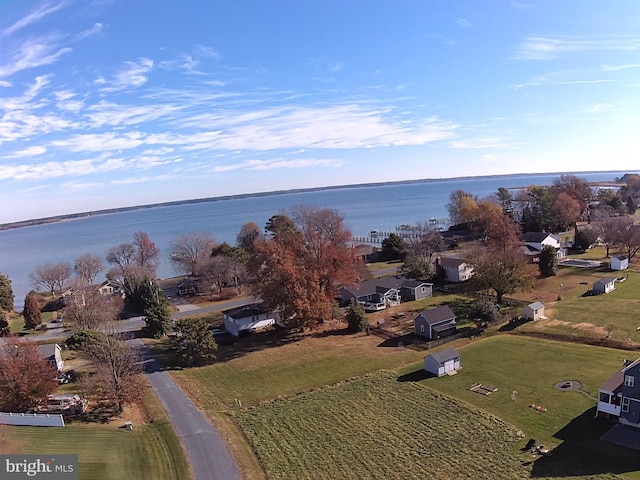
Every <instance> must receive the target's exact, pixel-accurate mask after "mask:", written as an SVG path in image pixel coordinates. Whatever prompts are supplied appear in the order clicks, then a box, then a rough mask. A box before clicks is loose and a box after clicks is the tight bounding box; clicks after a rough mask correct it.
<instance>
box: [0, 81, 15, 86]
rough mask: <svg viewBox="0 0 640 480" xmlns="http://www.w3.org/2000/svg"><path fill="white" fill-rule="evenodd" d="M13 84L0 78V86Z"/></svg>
mask: <svg viewBox="0 0 640 480" xmlns="http://www.w3.org/2000/svg"><path fill="white" fill-rule="evenodd" d="M12 85H13V84H12V83H11V82H7V81H6V80H0V87H7V88H8V87H11V86H12Z"/></svg>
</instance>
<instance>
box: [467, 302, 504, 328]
mask: <svg viewBox="0 0 640 480" xmlns="http://www.w3.org/2000/svg"><path fill="white" fill-rule="evenodd" d="M468 315H469V319H470V320H471V321H472V322H474V323H475V324H476V327H477V328H479V329H483V328H486V327H487V326H488V325H491V324H492V323H494V322H496V321H498V319H499V318H500V311H499V310H498V307H497V305H496V304H495V303H494V302H492V301H491V300H482V299H477V300H475V301H473V302H472V303H471V305H470V308H469V314H468Z"/></svg>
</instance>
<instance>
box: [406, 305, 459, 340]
mask: <svg viewBox="0 0 640 480" xmlns="http://www.w3.org/2000/svg"><path fill="white" fill-rule="evenodd" d="M413 331H414V333H415V334H416V335H418V336H419V337H424V338H426V339H428V340H433V339H436V338H440V337H447V336H449V335H453V334H454V333H456V314H455V313H453V311H452V310H451V309H450V308H449V306H448V305H441V306H439V307H436V308H431V309H428V310H423V311H422V312H420V313H419V314H418V315H417V316H416V317H415V318H414V319H413Z"/></svg>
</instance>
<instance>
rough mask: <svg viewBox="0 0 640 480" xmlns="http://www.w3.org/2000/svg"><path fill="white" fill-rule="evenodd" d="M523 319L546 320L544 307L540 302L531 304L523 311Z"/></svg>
mask: <svg viewBox="0 0 640 480" xmlns="http://www.w3.org/2000/svg"><path fill="white" fill-rule="evenodd" d="M522 318H524V319H525V320H538V319H539V318H544V305H543V304H542V303H540V302H533V303H530V304H529V305H527V306H526V307H524V308H523V309H522Z"/></svg>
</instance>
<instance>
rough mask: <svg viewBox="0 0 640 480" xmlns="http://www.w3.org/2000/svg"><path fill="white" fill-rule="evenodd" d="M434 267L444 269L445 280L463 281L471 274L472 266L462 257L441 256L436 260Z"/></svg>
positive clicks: (438, 269)
mask: <svg viewBox="0 0 640 480" xmlns="http://www.w3.org/2000/svg"><path fill="white" fill-rule="evenodd" d="M436 269H437V272H438V273H440V270H442V271H444V278H445V280H446V281H447V282H455V283H459V282H464V281H466V280H469V279H470V278H471V277H472V276H473V267H472V266H471V265H469V264H468V263H467V262H466V260H464V259H463V258H452V257H442V258H439V259H438V260H436Z"/></svg>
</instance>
